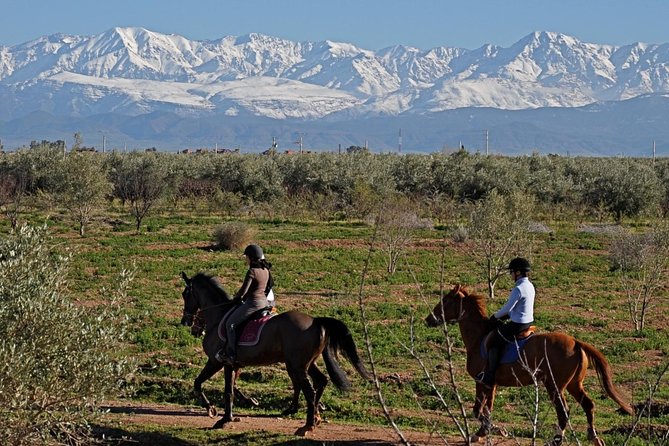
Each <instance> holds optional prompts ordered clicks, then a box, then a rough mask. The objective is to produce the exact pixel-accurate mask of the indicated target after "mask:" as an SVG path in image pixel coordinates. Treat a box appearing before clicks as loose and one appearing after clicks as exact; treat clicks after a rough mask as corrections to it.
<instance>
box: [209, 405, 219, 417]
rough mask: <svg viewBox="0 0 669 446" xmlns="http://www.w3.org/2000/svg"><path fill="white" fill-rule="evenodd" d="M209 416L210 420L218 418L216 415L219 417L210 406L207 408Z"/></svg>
mask: <svg viewBox="0 0 669 446" xmlns="http://www.w3.org/2000/svg"><path fill="white" fill-rule="evenodd" d="M207 415H209V418H216V415H218V411H217V410H216V408H215V407H214V406H209V407H208V408H207Z"/></svg>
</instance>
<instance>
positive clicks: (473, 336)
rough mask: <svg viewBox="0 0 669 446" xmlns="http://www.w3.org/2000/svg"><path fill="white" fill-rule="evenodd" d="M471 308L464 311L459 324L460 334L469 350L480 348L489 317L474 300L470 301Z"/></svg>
mask: <svg viewBox="0 0 669 446" xmlns="http://www.w3.org/2000/svg"><path fill="white" fill-rule="evenodd" d="M468 305H469V308H467V309H466V311H465V312H464V317H462V318H461V319H460V320H459V322H458V325H459V326H460V334H461V335H462V341H463V342H464V343H465V347H466V349H467V351H469V350H470V349H474V348H476V349H478V348H479V345H480V344H481V341H482V340H483V337H484V336H485V335H486V334H487V332H488V330H487V327H486V321H487V317H486V316H485V315H484V314H482V313H481V311H480V310H479V309H478V306H476V305H474V302H468Z"/></svg>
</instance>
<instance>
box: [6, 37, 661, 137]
mask: <svg viewBox="0 0 669 446" xmlns="http://www.w3.org/2000/svg"><path fill="white" fill-rule="evenodd" d="M666 93H669V44H666V43H662V44H649V43H639V42H637V43H632V44H629V45H622V46H614V45H602V44H593V43H587V42H581V41H579V40H578V39H576V38H575V37H572V36H569V35H566V34H561V33H557V32H550V31H536V32H533V33H530V34H528V35H527V36H524V37H522V38H521V39H519V40H518V41H517V42H515V43H514V44H512V45H511V46H509V47H502V46H498V45H493V44H484V45H482V46H481V47H479V48H477V49H473V50H470V49H464V48H455V47H447V46H439V47H434V48H430V49H420V48H415V47H411V46H405V45H395V46H392V47H387V48H383V49H381V50H378V51H372V50H368V49H364V48H360V47H358V46H356V45H354V44H351V43H347V42H335V41H331V40H324V41H320V42H309V41H303V42H295V41H290V40H287V39H281V38H278V37H272V36H268V35H264V34H260V33H249V34H247V35H244V36H224V37H221V38H219V39H214V40H202V41H198V40H189V39H187V38H186V37H183V36H180V35H178V34H162V33H158V32H154V31H150V30H148V29H145V28H141V27H115V28H112V29H110V30H107V31H105V32H103V33H101V34H97V35H93V36H77V35H68V34H53V35H50V36H42V37H39V38H37V39H34V40H31V41H29V42H25V43H22V44H19V45H14V46H11V47H8V46H0V102H1V103H2V104H5V106H3V107H0V120H1V121H4V122H5V123H7V122H13V121H16V120H18V119H21V118H23V117H26V116H30V115H31V114H32V113H34V112H37V111H43V112H47V113H49V114H51V115H53V116H66V117H70V118H73V119H75V118H76V119H78V120H86V119H87V118H88V117H91V116H96V115H104V114H108V113H111V114H115V115H120V116H134V117H141V116H143V115H146V114H150V113H153V112H159V113H163V112H164V113H169V114H174V115H176V116H181V117H183V118H188V119H195V118H203V119H204V118H207V119H213V118H214V117H216V116H224V117H227V118H230V119H232V118H233V117H235V118H236V119H238V120H239V119H242V118H243V119H246V120H250V121H254V120H255V121H257V122H263V119H265V118H267V119H271V120H280V121H281V120H283V121H285V122H284V123H283V124H285V125H288V126H290V125H298V126H302V125H303V124H305V123H306V122H312V123H314V122H317V121H318V122H320V121H323V122H325V123H330V124H335V123H340V124H339V126H340V127H341V125H343V123H346V122H350V121H351V120H367V119H372V118H373V119H384V118H386V119H390V120H391V121H392V120H397V119H399V120H402V119H405V118H406V117H407V116H409V115H413V116H417V117H428V116H433V115H439V114H440V113H443V112H449V111H453V110H458V109H472V110H476V109H477V108H491V109H498V110H501V111H504V110H506V111H511V110H516V111H523V110H526V111H531V110H536V111H537V112H538V113H536V115H540V114H541V113H540V111H541V110H542V109H546V108H547V109H551V108H553V107H558V108H566V109H577V108H579V107H584V106H588V105H592V104H598V103H602V102H607V103H608V102H621V101H626V100H629V99H633V98H636V97H642V96H644V95H660V96H661V95H663V94H666ZM594 109H596V108H594ZM618 109H619V110H624V109H625V107H618ZM572 111H574V112H575V110H572ZM652 118H653V117H652V116H650V117H649V119H651V120H652ZM254 125H255V124H254ZM389 125H394V124H392V123H389ZM479 127H480V128H486V127H489V125H488V124H487V123H486V122H480V123H479ZM539 127H543V124H542V125H541V126H539ZM101 131H102V130H101ZM658 131H659V130H658ZM5 132H6V133H5V134H4V135H0V136H1V137H2V138H3V140H4V141H6V142H7V141H11V142H12V143H16V141H18V140H19V139H20V138H21V137H23V138H24V139H25V138H35V137H39V136H38V135H23V136H22V135H19V134H17V133H16V132H12V131H11V129H10V131H9V132H7V131H5ZM660 133H661V132H660ZM128 136H129V139H130V140H133V138H131V137H130V136H131V135H128ZM201 136H203V137H204V138H206V136H207V135H201ZM359 137H360V138H363V137H364V136H363V135H360V136H359ZM638 137H639V138H642V137H643V135H639V136H638ZM649 137H651V136H650V135H645V138H649ZM532 138H534V137H533V136H531V135H528V141H529V140H531V139H532ZM157 142H160V140H157ZM333 143H334V141H333ZM426 144H428V145H429V144H432V145H435V146H438V145H439V142H438V141H437V140H436V139H435V140H433V142H431V143H430V142H429V140H428V141H427V142H426ZM387 145H388V144H387V143H386V146H387ZM528 145H529V143H528Z"/></svg>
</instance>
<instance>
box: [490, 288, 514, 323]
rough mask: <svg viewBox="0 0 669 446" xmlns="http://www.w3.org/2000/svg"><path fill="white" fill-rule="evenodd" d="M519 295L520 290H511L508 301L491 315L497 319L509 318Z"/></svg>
mask: <svg viewBox="0 0 669 446" xmlns="http://www.w3.org/2000/svg"><path fill="white" fill-rule="evenodd" d="M520 297H521V293H520V290H519V289H518V288H517V287H516V288H514V289H513V290H511V294H509V299H508V300H507V301H506V303H505V304H504V306H502V308H500V309H499V310H497V312H496V313H495V314H494V315H493V316H494V317H495V318H497V319H504V318H505V317H508V316H509V312H510V311H511V310H512V309H513V307H514V306H516V304H517V303H518V301H519V300H520Z"/></svg>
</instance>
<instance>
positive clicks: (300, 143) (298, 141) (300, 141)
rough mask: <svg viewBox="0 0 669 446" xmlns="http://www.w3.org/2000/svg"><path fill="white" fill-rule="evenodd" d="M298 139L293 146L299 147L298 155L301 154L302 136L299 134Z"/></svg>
mask: <svg viewBox="0 0 669 446" xmlns="http://www.w3.org/2000/svg"><path fill="white" fill-rule="evenodd" d="M299 135H300V137H299V138H298V139H297V141H295V144H297V145H299V146H300V155H301V154H302V134H299Z"/></svg>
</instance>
